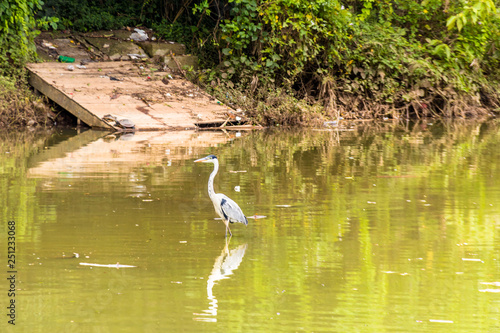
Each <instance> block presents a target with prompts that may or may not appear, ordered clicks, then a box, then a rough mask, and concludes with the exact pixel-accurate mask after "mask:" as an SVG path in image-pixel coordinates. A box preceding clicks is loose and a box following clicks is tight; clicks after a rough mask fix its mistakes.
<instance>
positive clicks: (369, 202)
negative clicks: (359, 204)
mask: <svg viewBox="0 0 500 333" xmlns="http://www.w3.org/2000/svg"><path fill="white" fill-rule="evenodd" d="M366 203H367V204H369V205H376V204H377V203H376V202H375V201H367V202H366Z"/></svg>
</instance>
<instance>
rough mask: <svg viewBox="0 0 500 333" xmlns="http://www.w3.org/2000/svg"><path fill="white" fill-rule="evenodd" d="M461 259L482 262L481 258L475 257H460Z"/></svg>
mask: <svg viewBox="0 0 500 333" xmlns="http://www.w3.org/2000/svg"><path fill="white" fill-rule="evenodd" d="M462 261H477V262H484V261H482V260H481V259H476V258H462Z"/></svg>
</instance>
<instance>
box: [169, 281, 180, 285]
mask: <svg viewBox="0 0 500 333" xmlns="http://www.w3.org/2000/svg"><path fill="white" fill-rule="evenodd" d="M170 283H175V284H182V282H181V281H170Z"/></svg>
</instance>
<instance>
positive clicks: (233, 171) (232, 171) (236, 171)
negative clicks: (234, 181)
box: [229, 170, 247, 173]
mask: <svg viewBox="0 0 500 333" xmlns="http://www.w3.org/2000/svg"><path fill="white" fill-rule="evenodd" d="M229 172H230V173H239V172H247V171H246V170H229Z"/></svg>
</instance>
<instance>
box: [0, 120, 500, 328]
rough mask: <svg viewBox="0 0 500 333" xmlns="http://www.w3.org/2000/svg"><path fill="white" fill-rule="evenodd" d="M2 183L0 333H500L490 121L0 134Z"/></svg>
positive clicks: (498, 126) (498, 129) (497, 185)
mask: <svg viewBox="0 0 500 333" xmlns="http://www.w3.org/2000/svg"><path fill="white" fill-rule="evenodd" d="M208 154H215V155H217V156H218V158H219V161H220V164H221V165H220V170H219V174H218V176H217V177H216V178H215V190H216V192H222V193H225V194H226V195H228V196H229V197H231V198H232V199H233V200H235V201H236V202H237V203H238V204H239V205H240V207H241V208H242V209H243V211H244V213H245V214H246V215H247V216H248V217H249V224H248V226H245V225H243V224H239V223H238V224H233V225H231V230H232V232H233V237H232V238H230V239H227V240H226V239H225V238H224V224H223V223H222V221H220V220H215V218H217V217H218V216H217V215H216V213H215V211H214V209H213V206H212V203H211V201H210V199H209V197H208V194H207V181H208V177H209V174H210V173H211V172H212V165H211V164H203V163H193V161H194V160H195V159H197V158H200V157H204V156H206V155H208ZM0 187H1V189H0V190H1V192H0V204H1V207H2V209H1V214H2V215H1V216H2V228H0V232H1V233H2V236H1V238H0V239H1V241H0V244H2V245H1V248H0V261H1V262H2V264H3V265H4V267H6V268H5V269H4V270H3V271H2V272H1V273H0V278H1V281H3V282H2V283H0V287H1V288H2V291H1V292H0V294H1V296H0V304H1V308H2V309H4V310H3V311H2V314H3V315H2V317H1V318H2V322H1V323H0V328H1V331H2V332H6V331H7V332H14V331H16V332H296V331H297V332H302V331H303V332H499V331H500V123H499V122H498V121H489V122H486V123H477V122H463V123H456V122H455V123H445V124H443V123H431V122H420V123H417V124H406V125H405V124H403V125H397V124H391V123H381V124H376V125H369V124H362V123H359V124H357V125H355V126H353V127H352V128H349V129H348V130H336V129H331V130H328V129H325V130H321V131H320V130H307V131H301V130H293V131H286V130H275V131H262V132H253V133H222V132H206V131H204V132H174V133H136V134H135V135H125V136H121V137H120V136H117V135H108V134H107V133H105V132H98V131H85V132H81V133H77V132H76V131H66V132H58V133H55V134H54V133H52V134H48V133H36V134H35V133H28V132H26V133H23V132H16V133H2V134H0ZM8 221H14V222H15V232H16V236H15V237H16V239H15V242H16V249H15V255H16V263H15V267H14V269H15V271H16V273H15V275H16V281H15V289H16V292H15V294H16V295H15V297H8V296H7V291H8V289H9V285H8V282H9V281H7V278H9V276H10V274H9V273H7V271H9V270H10V269H12V267H11V268H9V267H7V260H8V259H7V254H8V250H7V242H6V240H7V236H8V231H9V229H8ZM82 264H83V265H82ZM124 265H130V266H135V267H124ZM11 299H14V300H15V304H16V310H15V311H16V312H15V315H16V317H15V320H16V321H15V323H16V325H15V329H13V327H12V325H10V324H8V322H7V321H8V320H9V317H7V316H6V314H7V313H8V310H7V309H6V308H7V306H8V305H9V304H10V303H9V302H10V300H11Z"/></svg>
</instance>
